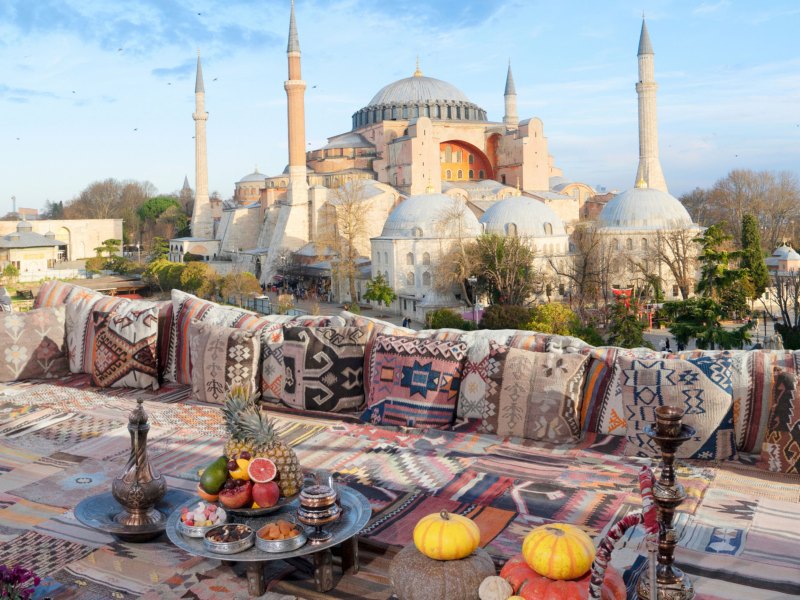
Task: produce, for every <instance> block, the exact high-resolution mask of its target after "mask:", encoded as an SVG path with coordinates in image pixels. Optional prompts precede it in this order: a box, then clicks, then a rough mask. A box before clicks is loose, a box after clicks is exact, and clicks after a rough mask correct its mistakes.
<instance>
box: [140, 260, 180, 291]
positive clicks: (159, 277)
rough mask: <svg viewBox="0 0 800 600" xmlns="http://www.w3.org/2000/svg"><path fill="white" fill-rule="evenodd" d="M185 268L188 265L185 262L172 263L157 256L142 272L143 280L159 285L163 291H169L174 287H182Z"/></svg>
mask: <svg viewBox="0 0 800 600" xmlns="http://www.w3.org/2000/svg"><path fill="white" fill-rule="evenodd" d="M185 268H186V265H184V264H183V263H172V262H170V261H168V260H167V259H165V258H157V259H156V260H154V261H152V262H151V263H150V264H149V265H147V268H146V269H145V271H144V273H142V280H144V281H145V282H146V283H149V284H150V285H153V286H156V287H158V288H159V289H160V290H161V291H162V292H168V291H170V290H172V289H174V288H178V289H180V286H181V275H182V274H183V270H184V269H185Z"/></svg>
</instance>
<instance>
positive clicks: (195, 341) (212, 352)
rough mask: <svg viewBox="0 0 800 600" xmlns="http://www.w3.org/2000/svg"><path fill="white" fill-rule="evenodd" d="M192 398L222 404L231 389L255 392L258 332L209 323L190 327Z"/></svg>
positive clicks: (258, 350)
mask: <svg viewBox="0 0 800 600" xmlns="http://www.w3.org/2000/svg"><path fill="white" fill-rule="evenodd" d="M189 344H190V346H191V353H192V365H193V366H192V397H193V398H194V399H195V400H199V401H201V402H213V403H216V404H222V403H223V402H224V400H225V394H226V392H227V391H228V390H229V389H230V388H231V387H233V386H235V385H236V386H243V387H244V388H245V389H249V390H250V391H251V393H253V394H255V393H256V392H257V391H258V360H259V355H260V346H261V344H260V342H259V336H258V333H256V332H253V331H246V330H244V329H234V328H232V327H221V326H219V325H213V324H211V323H200V322H197V321H195V322H193V323H190V324H189Z"/></svg>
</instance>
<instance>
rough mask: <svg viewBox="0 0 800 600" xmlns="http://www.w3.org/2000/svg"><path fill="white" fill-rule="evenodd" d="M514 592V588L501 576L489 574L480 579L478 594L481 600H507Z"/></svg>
mask: <svg viewBox="0 0 800 600" xmlns="http://www.w3.org/2000/svg"><path fill="white" fill-rule="evenodd" d="M513 593H514V588H512V587H511V584H510V583H508V582H507V581H506V580H505V579H503V578H502V577H498V576H497V575H491V576H490V577H487V578H486V579H484V580H483V581H481V587H479V588H478V596H479V597H480V599H481V600H508V598H509V596H511V595H512V594H513Z"/></svg>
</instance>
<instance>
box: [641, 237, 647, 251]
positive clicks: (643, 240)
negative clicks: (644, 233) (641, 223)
mask: <svg viewBox="0 0 800 600" xmlns="http://www.w3.org/2000/svg"><path fill="white" fill-rule="evenodd" d="M642 250H647V238H642Z"/></svg>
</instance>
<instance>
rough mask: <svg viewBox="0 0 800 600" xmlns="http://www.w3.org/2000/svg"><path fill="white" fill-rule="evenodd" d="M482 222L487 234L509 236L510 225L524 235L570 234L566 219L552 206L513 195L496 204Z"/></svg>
mask: <svg viewBox="0 0 800 600" xmlns="http://www.w3.org/2000/svg"><path fill="white" fill-rule="evenodd" d="M480 222H481V223H482V224H483V225H484V227H485V230H486V233H496V234H497V235H508V234H509V225H514V226H516V230H517V235H518V236H520V237H523V236H524V237H532V238H541V237H553V236H565V235H567V232H566V230H565V229H564V222H563V221H562V220H561V219H560V218H559V216H558V215H557V214H556V213H555V212H553V209H551V208H550V207H549V206H547V205H546V204H544V203H543V202H539V201H538V200H534V199H533V198H527V197H525V196H511V197H510V198H506V199H505V200H501V201H500V202H496V203H494V204H492V205H491V206H490V207H489V208H488V209H487V210H486V212H485V213H483V215H481V218H480Z"/></svg>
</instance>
